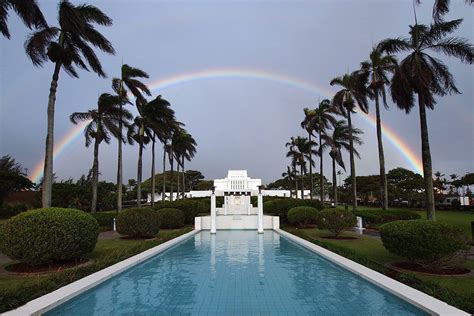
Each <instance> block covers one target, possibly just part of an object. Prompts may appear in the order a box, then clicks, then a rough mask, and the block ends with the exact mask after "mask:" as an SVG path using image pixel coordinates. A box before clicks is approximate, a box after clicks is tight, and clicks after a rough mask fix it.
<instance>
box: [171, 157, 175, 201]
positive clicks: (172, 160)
mask: <svg viewBox="0 0 474 316" xmlns="http://www.w3.org/2000/svg"><path fill="white" fill-rule="evenodd" d="M173 162H174V158H172V159H171V160H170V168H171V180H170V201H171V202H173V180H174V178H173V169H174V167H173Z"/></svg>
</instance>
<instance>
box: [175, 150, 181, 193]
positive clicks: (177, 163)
mask: <svg viewBox="0 0 474 316" xmlns="http://www.w3.org/2000/svg"><path fill="white" fill-rule="evenodd" d="M179 163H180V162H179V158H176V173H177V175H178V183H177V185H176V200H179V199H180V196H179V194H180V186H181V184H180V182H181V180H180V177H179Z"/></svg>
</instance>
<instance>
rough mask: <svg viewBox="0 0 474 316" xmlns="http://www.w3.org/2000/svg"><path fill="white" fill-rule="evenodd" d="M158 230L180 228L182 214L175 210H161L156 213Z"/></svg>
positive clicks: (182, 220) (182, 224) (182, 223)
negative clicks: (158, 222)
mask: <svg viewBox="0 0 474 316" xmlns="http://www.w3.org/2000/svg"><path fill="white" fill-rule="evenodd" d="M157 213H158V217H159V220H160V228H170V229H174V228H181V227H183V226H184V218H185V217H184V213H183V211H181V210H180V209H177V208H162V209H159V210H158V211H157Z"/></svg>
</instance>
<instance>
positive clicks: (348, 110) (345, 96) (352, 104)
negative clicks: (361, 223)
mask: <svg viewBox="0 0 474 316" xmlns="http://www.w3.org/2000/svg"><path fill="white" fill-rule="evenodd" d="M367 79H368V74H367V73H361V72H358V71H354V72H352V73H350V74H345V75H344V76H342V77H337V78H334V79H332V80H331V82H330V84H331V86H334V85H338V86H341V87H342V89H341V90H339V91H338V92H336V94H335V95H334V97H333V99H332V104H333V106H334V107H335V108H336V109H337V111H338V112H339V113H341V114H342V115H343V116H345V117H347V123H348V128H349V145H350V151H349V157H350V163H351V180H352V209H353V210H354V211H355V210H356V208H357V184H356V171H355V161H354V137H353V127H352V119H351V114H352V113H355V109H356V107H358V108H359V109H360V110H361V111H363V112H365V113H368V112H369V108H368V102H367V96H368V95H370V91H369V90H368V88H367V87H366V83H367Z"/></svg>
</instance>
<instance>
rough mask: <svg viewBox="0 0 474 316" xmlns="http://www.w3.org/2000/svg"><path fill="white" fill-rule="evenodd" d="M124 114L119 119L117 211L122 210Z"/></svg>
mask: <svg viewBox="0 0 474 316" xmlns="http://www.w3.org/2000/svg"><path fill="white" fill-rule="evenodd" d="M122 110H123V105H122V103H120V111H122ZM122 128H123V122H122V116H120V121H119V131H120V132H119V133H120V134H119V139H118V154H117V213H119V212H121V211H122V183H123V179H122V177H123V175H122Z"/></svg>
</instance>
